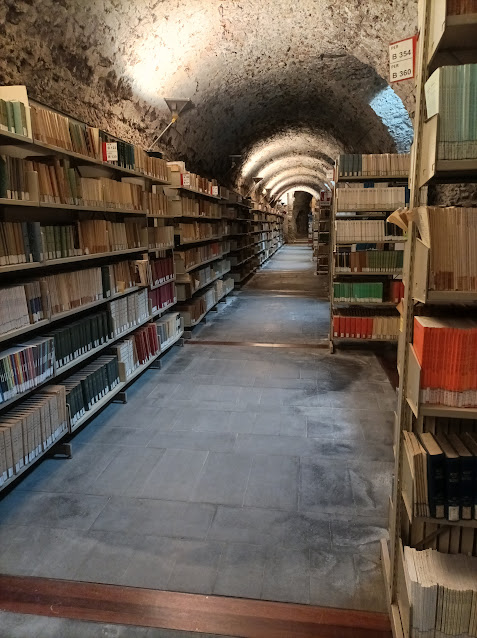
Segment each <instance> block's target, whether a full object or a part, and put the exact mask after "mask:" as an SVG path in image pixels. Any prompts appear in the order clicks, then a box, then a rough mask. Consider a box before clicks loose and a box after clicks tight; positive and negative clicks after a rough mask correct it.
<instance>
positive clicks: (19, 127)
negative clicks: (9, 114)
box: [10, 100, 24, 135]
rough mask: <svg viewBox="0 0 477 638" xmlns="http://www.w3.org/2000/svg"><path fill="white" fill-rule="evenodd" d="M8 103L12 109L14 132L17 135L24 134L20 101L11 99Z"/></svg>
mask: <svg viewBox="0 0 477 638" xmlns="http://www.w3.org/2000/svg"><path fill="white" fill-rule="evenodd" d="M10 104H11V105H12V109H13V126H14V129H15V131H14V132H15V133H16V134H17V135H24V133H23V122H22V111H21V108H20V102H19V101H18V100H12V101H11V102H10Z"/></svg>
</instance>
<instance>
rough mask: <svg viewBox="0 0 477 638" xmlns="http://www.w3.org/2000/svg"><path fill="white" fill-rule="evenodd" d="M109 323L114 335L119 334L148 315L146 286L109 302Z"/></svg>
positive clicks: (141, 321)
mask: <svg viewBox="0 0 477 638" xmlns="http://www.w3.org/2000/svg"><path fill="white" fill-rule="evenodd" d="M109 311H110V314H111V324H112V329H113V334H114V335H116V336H117V335H121V334H123V333H124V332H127V331H128V330H130V329H131V328H133V327H134V326H137V325H138V324H140V323H143V322H144V321H145V320H146V319H147V318H148V317H149V303H148V296H147V290H146V288H144V289H142V290H139V291H138V292H135V293H133V294H131V295H126V296H125V297H119V299H114V300H113V301H111V302H110V303H109Z"/></svg>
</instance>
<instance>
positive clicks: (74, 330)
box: [50, 309, 114, 372]
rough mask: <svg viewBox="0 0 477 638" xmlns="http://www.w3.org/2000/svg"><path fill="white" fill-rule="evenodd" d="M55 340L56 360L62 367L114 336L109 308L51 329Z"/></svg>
mask: <svg viewBox="0 0 477 638" xmlns="http://www.w3.org/2000/svg"><path fill="white" fill-rule="evenodd" d="M50 334H51V337H52V338H53V339H54V342H55V362H56V367H57V370H58V372H60V371H61V368H62V367H64V366H66V365H68V364H70V363H72V362H73V361H74V360H75V359H76V358H77V357H81V356H82V355H85V354H86V353H88V352H90V351H91V350H93V349H94V348H97V347H99V346H101V345H103V344H105V343H107V342H108V341H109V340H110V339H112V338H113V336H114V333H113V328H112V325H111V314H110V312H109V309H108V310H103V311H101V312H96V313H94V314H91V315H88V316H87V317H83V318H82V319H78V321H74V322H73V323H69V324H68V325H66V326H62V327H61V328H56V329H55V330H52V331H51V333H50Z"/></svg>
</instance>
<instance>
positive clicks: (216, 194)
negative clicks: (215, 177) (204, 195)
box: [212, 186, 219, 197]
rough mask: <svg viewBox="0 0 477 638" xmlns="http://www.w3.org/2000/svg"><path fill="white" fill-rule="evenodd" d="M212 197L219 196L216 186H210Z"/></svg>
mask: <svg viewBox="0 0 477 638" xmlns="http://www.w3.org/2000/svg"><path fill="white" fill-rule="evenodd" d="M212 195H215V196H216V197H218V195H219V187H218V186H212Z"/></svg>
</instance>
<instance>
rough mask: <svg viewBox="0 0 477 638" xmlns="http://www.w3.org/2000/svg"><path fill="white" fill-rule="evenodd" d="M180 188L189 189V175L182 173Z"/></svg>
mask: <svg viewBox="0 0 477 638" xmlns="http://www.w3.org/2000/svg"><path fill="white" fill-rule="evenodd" d="M181 177H182V186H187V187H188V188H189V187H190V173H182V175H181Z"/></svg>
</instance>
